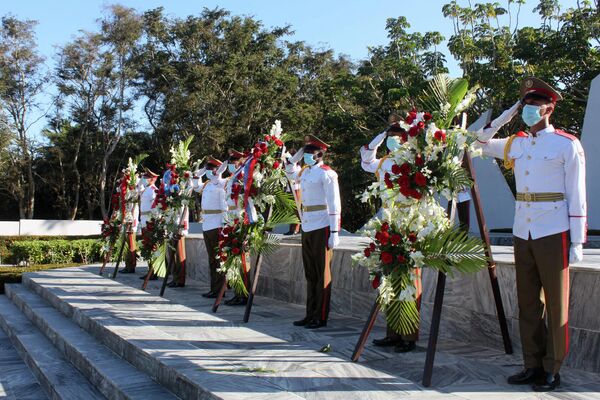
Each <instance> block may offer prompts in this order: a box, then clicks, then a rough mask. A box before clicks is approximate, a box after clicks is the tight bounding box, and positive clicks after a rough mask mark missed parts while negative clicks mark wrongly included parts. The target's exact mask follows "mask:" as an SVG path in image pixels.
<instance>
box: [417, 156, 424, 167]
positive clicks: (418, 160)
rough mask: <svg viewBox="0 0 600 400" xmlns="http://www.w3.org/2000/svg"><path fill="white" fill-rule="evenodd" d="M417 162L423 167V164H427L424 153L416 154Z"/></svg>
mask: <svg viewBox="0 0 600 400" xmlns="http://www.w3.org/2000/svg"><path fill="white" fill-rule="evenodd" d="M415 164H417V165H418V166H419V167H422V166H423V165H425V159H424V158H423V156H422V155H420V154H417V155H416V156H415Z"/></svg>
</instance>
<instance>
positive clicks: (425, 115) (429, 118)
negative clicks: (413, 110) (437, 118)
mask: <svg viewBox="0 0 600 400" xmlns="http://www.w3.org/2000/svg"><path fill="white" fill-rule="evenodd" d="M431 118H433V117H432V116H431V114H429V113H428V112H426V113H424V114H423V119H424V120H425V121H429V120H431Z"/></svg>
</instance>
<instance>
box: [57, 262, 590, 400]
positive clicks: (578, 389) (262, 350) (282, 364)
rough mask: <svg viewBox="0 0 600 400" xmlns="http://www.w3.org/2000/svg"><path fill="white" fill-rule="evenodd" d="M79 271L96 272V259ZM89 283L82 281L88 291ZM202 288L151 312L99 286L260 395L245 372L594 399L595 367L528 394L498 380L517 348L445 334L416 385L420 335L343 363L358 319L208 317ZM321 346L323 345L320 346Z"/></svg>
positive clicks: (281, 378)
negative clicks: (413, 344) (413, 341)
mask: <svg viewBox="0 0 600 400" xmlns="http://www.w3.org/2000/svg"><path fill="white" fill-rule="evenodd" d="M85 270H86V271H89V272H96V271H97V270H98V267H97V266H91V267H86V268H85ZM142 272H143V269H142V268H138V275H137V276H136V275H123V274H119V276H118V278H117V280H118V281H119V282H121V283H124V284H126V285H128V286H131V287H135V288H138V287H139V286H140V284H141V281H140V280H139V279H138V276H139V275H140V274H141V273H142ZM73 283H74V284H77V283H76V282H75V281H73ZM57 284H58V282H57ZM96 285H97V283H96V282H94V283H90V285H89V286H90V290H92V289H91V287H96ZM158 287H159V282H158V281H154V282H151V284H150V286H149V289H148V291H149V292H150V293H152V294H153V295H156V294H157V292H158ZM65 289H67V288H65ZM115 289H116V288H115ZM205 289H206V288H205V287H204V286H203V285H202V284H200V283H199V282H188V287H186V288H183V289H167V292H166V296H165V297H166V298H168V299H170V300H172V301H173V302H175V303H177V304H178V305H180V306H177V307H174V308H172V309H171V311H170V312H168V313H165V310H162V311H161V310H159V309H156V311H155V312H153V311H151V310H149V308H151V305H147V306H144V307H140V305H142V304H141V303H140V301H141V300H143V299H142V298H140V296H139V295H137V296H136V298H135V299H134V298H132V299H131V302H129V301H128V298H127V297H126V296H118V297H112V295H109V294H108V293H106V295H107V297H106V298H105V300H104V301H105V302H108V300H107V299H108V298H109V297H111V298H113V300H112V301H111V302H110V303H109V304H110V305H111V306H112V307H114V311H115V312H118V314H119V317H121V318H131V319H138V320H142V321H144V322H145V323H146V324H148V325H152V326H153V327H155V328H158V329H160V330H161V331H162V332H164V333H166V334H168V335H170V336H172V337H173V338H176V339H177V340H183V341H186V342H188V343H190V344H192V345H193V346H194V347H196V348H198V349H202V350H204V351H206V354H209V355H210V357H207V358H204V359H198V360H193V362H195V363H197V364H198V366H199V367H200V368H201V369H204V370H206V372H207V373H213V374H219V375H220V374H228V375H230V381H231V387H229V388H227V391H233V392H239V391H246V392H254V391H255V392H256V395H257V397H258V396H260V397H261V398H262V396H264V394H265V392H267V393H268V392H269V391H271V390H272V389H266V388H263V389H261V388H260V387H256V386H253V385H245V384H244V382H245V375H246V374H247V373H250V374H252V375H259V376H260V377H261V378H263V380H266V381H268V382H269V386H271V384H272V385H274V386H275V387H279V388H281V390H282V391H285V392H287V393H289V394H292V393H293V394H295V395H296V396H298V397H300V398H305V399H344V400H348V399H361V400H362V399H399V398H408V399H415V400H428V399H486V400H495V399H501V400H513V399H523V400H528V399H557V398H558V399H600V375H599V374H593V373H589V372H585V371H579V370H573V369H567V368H565V369H564V370H563V372H562V378H563V382H564V384H563V387H562V389H561V390H560V391H558V392H555V393H550V394H537V393H534V392H532V391H531V390H530V388H529V387H527V386H525V387H515V386H511V385H508V384H506V376H507V375H509V374H511V373H514V372H516V371H517V370H519V369H520V365H521V361H520V357H519V356H518V355H512V356H508V355H505V354H504V353H503V352H502V351H501V350H500V344H499V348H498V349H487V348H482V347H474V346H470V345H468V344H464V343H457V342H454V341H450V340H441V341H440V343H439V346H438V353H437V355H436V360H435V369H434V376H433V385H432V387H431V388H424V387H422V386H421V385H420V382H421V376H422V371H423V364H424V358H425V346H426V338H425V337H422V338H421V340H420V341H419V343H418V348H417V350H416V351H415V352H411V353H408V354H396V353H394V352H393V351H391V350H381V349H377V348H374V347H373V346H371V345H369V346H367V348H366V351H365V352H364V353H363V357H362V359H361V361H360V362H359V363H352V362H350V361H349V359H350V356H351V354H352V351H353V349H354V346H355V343H356V340H357V338H358V336H359V334H360V331H361V329H362V326H363V323H364V321H362V320H358V319H354V318H349V317H344V316H338V315H332V316H331V319H330V322H329V324H328V326H327V327H326V328H323V329H319V330H314V331H311V330H306V329H304V328H298V327H294V326H292V324H291V322H292V321H293V320H295V319H300V318H301V317H302V316H303V314H304V313H303V307H301V306H297V305H293V304H288V303H282V302H278V301H276V300H272V299H266V298H257V299H256V301H255V305H254V308H253V314H252V316H251V320H250V323H248V324H244V323H243V322H242V316H243V311H244V309H243V307H241V308H240V307H227V306H221V307H220V309H219V311H218V313H217V314H216V315H215V314H213V313H211V311H210V306H211V305H212V301H210V300H208V299H204V298H203V297H201V296H200V293H202V292H203V291H204V290H205ZM67 290H69V289H67ZM127 292H128V290H123V289H120V290H119V293H120V294H121V295H126V294H127ZM132 293H133V292H132ZM138 293H139V292H138ZM74 295H75V293H74ZM77 296H79V295H77ZM82 300H83V299H82ZM136 306H137V307H136ZM183 306H185V307H183ZM382 334H383V329H382V328H381V327H377V328H376V329H375V331H374V332H373V335H372V338H373V337H380V336H381V335H382ZM327 344H330V345H331V352H329V353H321V352H319V350H320V349H321V348H322V347H323V346H325V345H327ZM248 382H250V381H248ZM233 397H234V398H235V397H236V396H233ZM275 397H277V396H275Z"/></svg>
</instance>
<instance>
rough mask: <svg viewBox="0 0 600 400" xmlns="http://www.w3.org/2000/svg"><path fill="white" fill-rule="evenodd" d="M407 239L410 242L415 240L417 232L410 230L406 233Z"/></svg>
mask: <svg viewBox="0 0 600 400" xmlns="http://www.w3.org/2000/svg"><path fill="white" fill-rule="evenodd" d="M408 240H410V241H411V242H412V243H414V242H416V241H417V234H416V233H414V232H411V233H409V234H408Z"/></svg>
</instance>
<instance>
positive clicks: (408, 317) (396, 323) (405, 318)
mask: <svg viewBox="0 0 600 400" xmlns="http://www.w3.org/2000/svg"><path fill="white" fill-rule="evenodd" d="M387 279H388V280H389V281H390V285H389V286H388V287H387V288H386V289H384V290H391V291H392V295H393V298H392V300H391V301H389V302H388V303H387V304H384V303H382V297H383V296H380V297H379V299H378V301H379V303H380V304H381V306H382V310H383V311H384V312H385V317H386V321H387V323H388V326H389V327H390V328H392V329H393V330H394V331H395V332H398V333H400V334H403V335H408V334H411V333H413V332H415V331H417V330H418V329H419V322H420V316H419V310H418V307H417V302H416V301H402V300H400V299H399V298H398V296H399V295H400V293H401V292H402V291H403V290H405V289H406V288H407V287H408V286H413V287H414V282H411V276H410V274H391V275H389V276H388V278H387ZM388 295H389V293H388Z"/></svg>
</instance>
